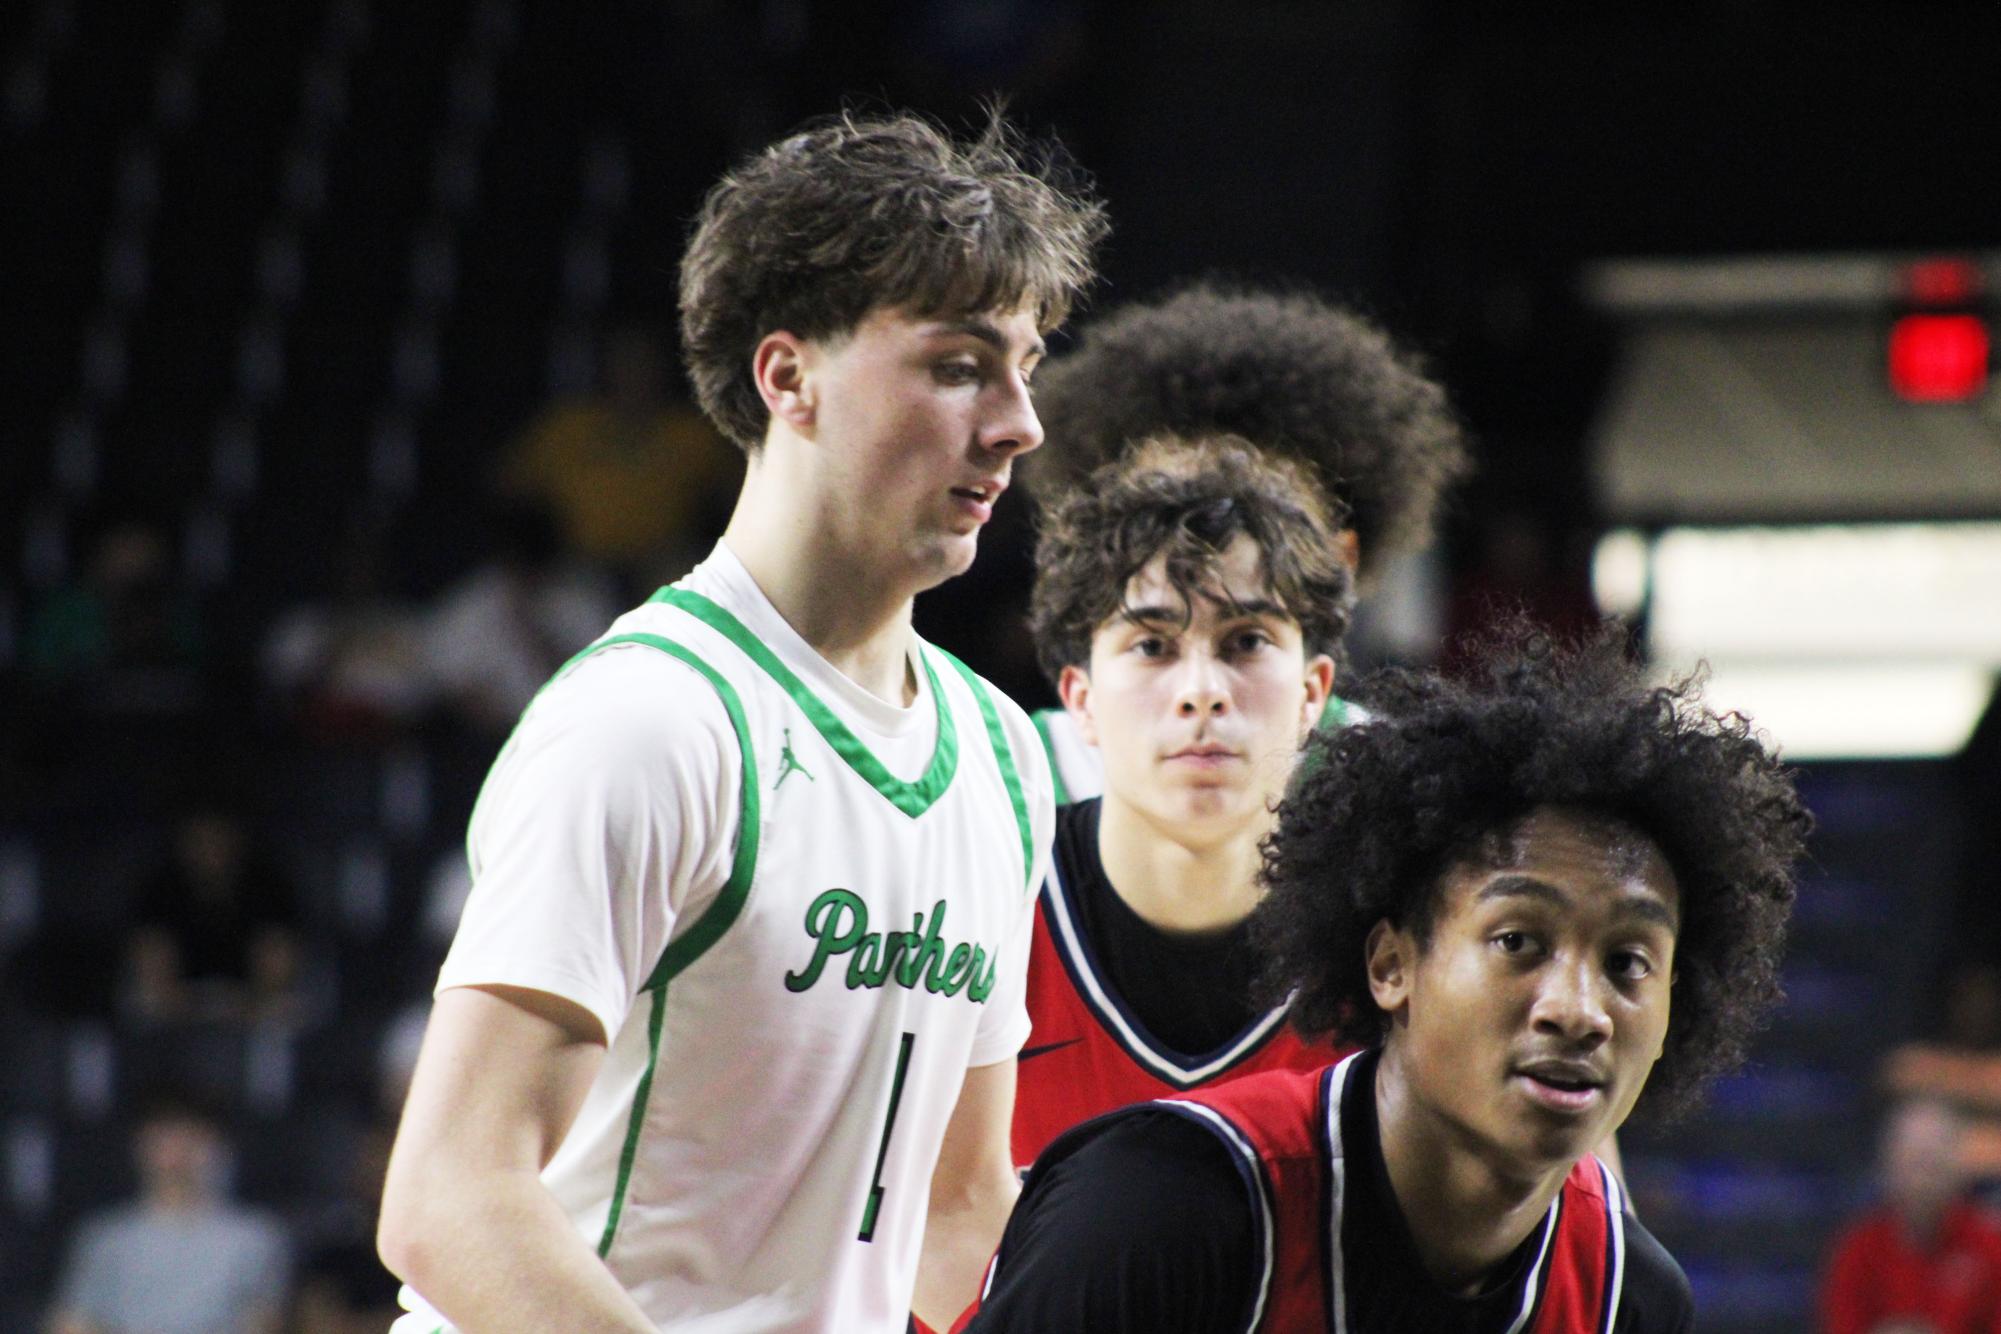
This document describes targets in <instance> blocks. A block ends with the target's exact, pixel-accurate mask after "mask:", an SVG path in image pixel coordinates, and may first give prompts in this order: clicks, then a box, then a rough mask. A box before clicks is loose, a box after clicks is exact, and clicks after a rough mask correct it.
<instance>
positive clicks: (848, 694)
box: [647, 542, 959, 817]
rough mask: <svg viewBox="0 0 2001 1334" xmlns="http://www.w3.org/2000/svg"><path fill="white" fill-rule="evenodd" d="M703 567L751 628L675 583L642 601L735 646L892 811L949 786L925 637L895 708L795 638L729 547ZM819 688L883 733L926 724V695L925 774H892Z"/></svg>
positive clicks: (941, 705) (948, 723)
mask: <svg viewBox="0 0 2001 1334" xmlns="http://www.w3.org/2000/svg"><path fill="white" fill-rule="evenodd" d="M703 568H704V570H705V572H707V573H708V574H709V575H710V576H712V577H714V578H716V579H717V580H719V581H720V582H721V583H722V585H723V587H724V588H726V589H727V590H728V591H729V593H730V594H731V595H732V597H733V598H734V599H735V600H737V601H738V602H739V605H740V606H742V607H743V608H744V610H745V612H746V614H747V615H749V616H750V617H751V618H752V619H753V620H755V621H757V622H758V624H757V626H756V627H755V629H753V628H752V627H751V626H750V625H747V624H745V622H744V620H743V619H741V618H739V617H738V616H737V615H736V613H734V612H732V611H730V610H729V609H728V608H726V607H724V606H722V605H721V604H720V603H718V602H716V601H715V600H714V599H712V598H710V597H707V596H705V595H704V594H701V593H698V592H695V591H694V590H693V589H691V588H686V587H683V586H681V585H671V586H669V587H667V588H663V589H661V590H660V591H659V592H657V593H655V594H654V595H653V596H652V597H651V598H649V599H647V600H648V601H649V602H656V603H662V604H664V605H667V606H672V607H676V608H679V609H680V610H681V611H684V612H686V613H688V614H689V615H690V616H693V617H695V618H696V619H697V620H700V621H702V622H703V623H704V624H706V625H708V626H709V627H710V628H711V629H713V630H715V631H716V632H717V633H718V634H721V635H722V636H723V637H724V638H726V639H728V640H729V641H730V642H731V643H732V644H734V645H736V647H737V648H738V649H739V650H741V651H742V652H743V654H744V656H746V657H748V658H749V659H750V660H751V661H752V662H753V663H755V664H756V665H757V666H758V667H759V668H760V669H761V670H762V671H763V672H764V673H765V674H766V675H767V676H769V677H770V678H771V679H772V680H773V681H774V682H776V683H777V684H778V686H779V687H780V688H781V689H783V690H784V691H785V693H786V694H787V695H789V696H790V697H791V699H792V702H793V703H794V704H795V705H796V706H797V707H798V708H799V711H800V712H801V713H803V714H805V715H806V717H807V719H808V721H810V722H811V723H812V724H813V727H814V729H815V730H816V731H818V732H819V733H820V735H821V736H822V737H823V738H825V740H826V742H827V744H828V745H829V746H830V747H832V748H833V750H834V752H835V753H836V754H837V755H839V756H840V757H841V759H842V760H843V761H844V762H845V763H846V764H847V765H848V767H849V768H850V769H852V770H854V772H855V773H856V774H857V775H859V776H860V777H861V778H862V779H863V780H864V781H865V782H867V783H868V784H869V785H870V786H872V787H874V788H875V789H876V790H877V791H878V792H880V793H881V794H882V795H883V796H884V797H885V798H886V799H887V800H888V801H889V802H890V803H891V804H892V805H894V806H895V807H896V808H897V809H898V810H900V811H902V812H903V813H904V814H906V815H909V816H912V817H915V816H919V815H922V814H923V813H924V812H925V811H927V810H929V809H930V808H931V806H932V804H933V803H934V802H936V801H937V800H938V798H939V797H941V796H943V795H944V793H945V790H946V789H947V788H949V787H950V786H951V783H952V776H953V774H954V773H955V772H956V771H957V769H958V762H959V738H958V729H957V728H956V727H955V726H954V724H953V721H952V710H951V708H950V707H949V706H948V705H947V702H946V699H945V691H944V688H943V687H942V685H941V684H940V683H939V680H938V673H937V671H936V670H935V669H934V668H933V667H932V665H931V655H930V654H929V653H928V652H925V651H924V649H925V647H926V646H925V645H924V644H923V641H922V640H919V639H918V638H917V637H916V635H915V634H914V633H913V634H912V636H911V644H912V647H911V650H910V654H911V657H913V658H914V659H915V662H916V666H917V667H919V668H921V671H918V672H917V673H916V675H917V678H918V695H917V698H916V699H915V700H914V701H912V702H911V704H910V705H909V707H907V708H898V707H897V706H895V705H893V704H890V703H888V702H887V701H885V700H882V699H878V698H877V697H876V696H874V695H872V694H870V693H869V692H868V691H866V690H864V689H862V687H861V686H859V685H856V684H855V683H854V682H853V681H851V680H849V679H848V678H847V677H846V676H844V675H843V674H842V673H841V672H840V671H839V670H838V669H837V668H835V667H834V666H833V664H831V663H829V662H828V661H827V660H826V659H825V658H824V657H822V656H821V655H820V654H819V652H818V651H816V650H815V649H814V648H813V646H812V645H810V644H808V643H807V642H806V641H805V640H804V639H803V638H801V637H800V635H799V632H798V631H796V630H794V629H793V628H792V626H791V625H790V624H789V623H787V622H786V620H785V618H784V617H783V616H782V615H780V614H779V612H778V609H777V608H776V607H774V606H772V605H771V600H770V599H769V598H767V597H766V596H765V595H764V591H763V590H762V589H760V588H758V587H757V583H756V581H755V580H754V579H752V578H751V575H750V572H749V571H748V570H746V569H745V568H744V566H743V563H742V562H741V561H740V560H738V559H737V557H736V555H735V553H733V552H731V551H730V550H729V548H728V547H727V546H725V545H723V544H722V543H720V542H719V543H717V544H716V549H715V552H714V553H713V554H712V555H711V556H710V558H709V559H708V560H707V561H705V562H703ZM767 641H772V642H775V643H776V644H777V645H778V646H779V649H780V650H782V652H780V651H775V650H774V648H773V643H772V642H767ZM786 657H790V658H791V659H792V660H793V661H794V662H795V663H798V664H799V666H800V670H799V671H795V670H793V668H792V667H791V666H788V665H787V663H786V662H785V660H784V659H785V658H786ZM802 672H804V673H806V674H808V675H810V676H812V677H813V678H814V680H813V682H812V683H811V684H809V683H808V682H807V681H806V680H805V679H802V675H801V673H802ZM816 687H817V689H816ZM821 691H825V692H826V693H828V694H830V695H832V696H834V697H835V698H836V699H837V700H839V702H840V704H841V705H842V706H843V707H844V708H846V709H847V710H849V711H850V712H851V713H852V714H853V715H855V716H856V717H857V719H858V721H860V722H861V723H862V724H863V725H864V726H866V727H869V728H871V729H872V730H874V731H876V732H878V733H879V734H880V735H882V736H884V737H893V736H896V735H898V734H900V733H908V732H909V731H910V730H911V729H913V728H915V727H918V726H921V725H922V724H923V723H924V721H926V719H925V708H924V706H925V703H926V701H927V697H928V700H929V703H930V705H931V712H932V715H933V716H934V717H935V719H936V727H937V733H936V741H935V742H934V744H933V747H932V752H931V759H930V762H929V764H927V765H926V767H925V769H924V772H923V773H921V774H920V775H918V776H917V777H916V778H915V779H911V780H904V779H899V778H897V777H896V776H895V775H894V774H892V773H891V772H890V771H889V769H888V767H887V766H886V765H884V764H883V762H882V760H881V759H880V758H879V757H877V755H876V753H875V752H874V751H873V750H871V749H870V748H869V746H868V743H867V742H866V741H864V740H863V739H862V738H861V737H859V736H857V735H856V734H855V731H854V729H853V728H851V727H849V726H848V725H847V723H846V722H844V721H843V720H842V719H841V716H840V715H839V714H838V713H836V712H835V710H834V709H833V708H832V707H831V706H830V705H829V704H828V703H827V701H826V700H825V699H823V698H821V693H820V692H821Z"/></svg>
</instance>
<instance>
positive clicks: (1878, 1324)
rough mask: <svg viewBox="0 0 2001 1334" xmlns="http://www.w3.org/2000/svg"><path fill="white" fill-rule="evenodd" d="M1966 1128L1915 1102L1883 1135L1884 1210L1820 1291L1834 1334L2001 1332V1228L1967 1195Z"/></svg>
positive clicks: (1934, 1105)
mask: <svg viewBox="0 0 2001 1334" xmlns="http://www.w3.org/2000/svg"><path fill="white" fill-rule="evenodd" d="M1964 1128H1965V1127H1964V1122H1963V1120H1962V1119H1961V1117H1960V1115H1959V1113H1958V1112H1956V1111H1954V1110H1953V1109H1952V1108H1951V1107H1949V1106H1948V1105H1947V1104H1945V1103H1943V1102H1939V1101H1937V1100H1934V1099H1929V1098H1912V1099H1906V1100H1904V1101H1902V1102H1899V1103H1898V1104H1897V1105H1896V1106H1895V1107H1894V1108H1893V1109H1892V1111H1891V1113H1890V1118H1889V1122H1888V1125H1887V1127H1886V1128H1885V1130H1884V1135H1883V1147H1882V1162H1881V1170H1882V1174H1883V1203H1882V1204H1881V1205H1879V1206H1878V1207H1877V1208H1875V1209H1874V1210H1872V1211H1871V1212H1869V1213H1868V1214H1865V1215H1864V1216H1863V1217H1862V1218H1861V1219H1859V1220H1858V1221H1857V1222H1855V1223H1854V1224H1853V1225H1852V1226H1850V1227H1849V1229H1848V1230H1847V1231H1846V1232H1844V1233H1843V1234H1842V1235H1841V1237H1840V1238H1839V1240H1838V1241H1837V1242H1836V1244H1835V1248H1834V1253H1833V1258H1832V1259H1831V1260H1830V1261H1829V1263H1828V1267H1827V1273H1826V1275H1825V1278H1824V1280H1823V1282H1822V1286H1821V1303H1820V1312H1821V1327H1822V1329H1823V1330H1824V1331H1826V1334H1891V1332H1892V1331H1899V1332H1903V1334H1976V1331H1978V1332H1979V1334H1991V1331H1993V1330H1995V1329H1997V1328H2001V1221H1997V1220H1996V1219H1995V1218H1994V1217H1992V1216H1990V1215H1989V1214H1988V1213H1987V1211H1985V1210H1983V1209H1981V1208H1980V1207H1978V1206H1977V1205H1975V1204H1974V1203H1972V1202H1971V1201H1970V1200H1968V1199H1967V1198H1966V1195H1965V1184H1966V1182H1965V1176H1964V1173H1963V1169H1962V1167H1961V1162H1960V1157H1961V1146H1960V1138H1961V1135H1962V1133H1963V1132H1964Z"/></svg>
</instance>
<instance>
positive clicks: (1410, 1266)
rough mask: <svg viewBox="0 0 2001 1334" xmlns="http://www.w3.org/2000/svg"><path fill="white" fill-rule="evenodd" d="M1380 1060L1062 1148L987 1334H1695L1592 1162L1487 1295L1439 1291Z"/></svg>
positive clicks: (1237, 1089)
mask: <svg viewBox="0 0 2001 1334" xmlns="http://www.w3.org/2000/svg"><path fill="white" fill-rule="evenodd" d="M1377 1055H1378V1054H1377V1053H1376V1052H1374V1051H1368V1052H1363V1053H1360V1054H1358V1055H1356V1056H1353V1057H1350V1058H1348V1059H1346V1060H1343V1061H1342V1062H1340V1063H1339V1064H1337V1065H1332V1066H1327V1067H1324V1068H1323V1069H1321V1070H1318V1071H1311V1072H1300V1071H1274V1072H1269V1073H1265V1074H1259V1075H1250V1076H1246V1077H1244V1078H1242V1079H1236V1080H1230V1081H1227V1082H1225V1083H1222V1084H1219V1085H1216V1086H1213V1087H1210V1088H1206V1089H1203V1090H1200V1091H1198V1092H1196V1093H1193V1094H1189V1095H1185V1096H1181V1097H1175V1098H1170V1099H1164V1100H1161V1101H1156V1102H1151V1103H1145V1104H1141V1105H1138V1106H1133V1107H1128V1108H1125V1109H1122V1110H1120V1111H1117V1112H1113V1113H1110V1114H1108V1115H1105V1116H1102V1117H1099V1118H1097V1119H1096V1120H1094V1121H1091V1122H1088V1123H1086V1124H1084V1125H1082V1126H1079V1127H1077V1128H1076V1129H1074V1130H1071V1131H1069V1132H1068V1133H1066V1134H1064V1135H1062V1136H1060V1137H1058V1139H1057V1140H1056V1142H1055V1143H1053V1144H1052V1145H1050V1147H1049V1149H1048V1150H1047V1151H1046V1152H1045V1153H1044V1154H1043V1155H1042V1157H1041V1158H1040V1159H1039V1160H1038V1161H1037V1163H1036V1166H1035V1170H1034V1171H1033V1172H1032V1173H1031V1174H1030V1176H1029V1178H1028V1181H1027V1183H1026V1185H1025V1187H1024V1189H1023V1193H1022V1198H1021V1200H1020V1202H1019V1203H1018V1204H1017V1206H1016V1208H1015V1211H1014V1214H1013V1216H1012V1217H1011V1218H1010V1219H1009V1221H1008V1226H1007V1233H1006V1235H1005V1237H1004V1238H1003V1240H1002V1243H1001V1248H1000V1253H999V1256H998V1257H997V1259H996V1261H995V1264H994V1266H993V1268H992V1270H991V1271H990V1273H989V1280H988V1287H987V1293H986V1295H985V1297H984V1298H983V1300H982V1304H981V1307H980V1309H979V1312H978V1314H977V1316H976V1317H975V1318H974V1320H973V1322H972V1324H971V1325H970V1327H969V1330H970V1331H971V1332H972V1334H1030V1332H1031V1331H1033V1332H1035V1334H1041V1332H1043V1331H1049V1330H1058V1329H1089V1330H1092V1331H1093V1332H1094V1334H1219V1331H1220V1332H1224V1334H1228V1332H1231V1331H1235V1332H1238V1334H1402V1332H1403V1331H1408V1330H1424V1331H1427V1334H1686V1332H1687V1331H1688V1330H1689V1329H1690V1328H1691V1327H1692V1324H1693V1320H1694V1304H1693V1301H1692V1298H1691V1296H1690V1293H1689V1287H1688V1280H1687V1278H1686V1277H1685V1276H1683V1274H1682V1272H1681V1269H1680V1267H1679V1266H1677V1265H1676V1264H1675V1263H1674V1261H1673V1259H1672V1258H1670V1257H1669V1256H1668V1254H1667V1252H1666V1251H1665V1250H1663V1249H1662V1248H1661V1246H1660V1243H1659V1242H1657V1241H1655V1240H1654V1239H1653V1237H1652V1236H1651V1235H1649V1234H1648V1233H1647V1231H1646V1229H1645V1228H1644V1227H1642V1226H1641V1225H1640V1223H1639V1222H1638V1221H1637V1220H1636V1219H1635V1218H1634V1217H1633V1216H1632V1215H1631V1214H1630V1213H1628V1212H1627V1211H1626V1208H1625V1200H1624V1195H1623V1192H1622V1190H1621V1188H1620V1185H1619V1182H1618V1180H1617V1178H1616V1177H1615V1176H1613V1174H1612V1173H1611V1172H1609V1171H1607V1170H1606V1169H1605V1168H1604V1166H1603V1165H1602V1164H1601V1163H1600V1162H1599V1161H1598V1160H1597V1159H1596V1158H1595V1157H1590V1156H1586V1157H1585V1158H1583V1159H1582V1160H1580V1162H1578V1163H1577V1164H1576V1165H1575V1166H1574V1167H1573V1168H1572V1170H1571V1171H1570V1173H1569V1175H1568V1176H1567V1177H1566V1179H1565V1181H1564V1183H1563V1186H1562V1188H1561V1190H1560V1191H1559V1193H1558V1195H1557V1197H1556V1199H1555V1200H1554V1201H1553V1202H1552V1203H1551V1205H1550V1207H1549V1209H1548V1211H1547V1212H1546V1213H1545V1215H1544V1217H1543V1219H1542V1221H1541V1223H1540V1224H1539V1225H1538V1226H1537V1227H1536V1228H1535V1229H1534V1230H1533V1231H1531V1232H1530V1233H1529V1235H1528V1236H1527V1237H1525V1238H1524V1239H1523V1241H1522V1242H1521V1244H1520V1245H1518V1246H1517V1247H1516V1248H1515V1250H1514V1251H1513V1252H1512V1253H1511V1254H1510V1255H1508V1256H1507V1257H1505V1258H1504V1259H1503V1260H1502V1261H1501V1262H1499V1263H1498V1264H1496V1265H1495V1266H1494V1268H1493V1269H1492V1270H1491V1271H1490V1272H1489V1274H1488V1275H1487V1276H1486V1279H1485V1281H1484V1283H1483V1286H1482V1287H1481V1289H1480V1291H1479V1292H1477V1293H1474V1294H1471V1295H1467V1294H1464V1293H1461V1292H1457V1291H1452V1290H1448V1289H1446V1288H1444V1287H1443V1286H1441V1285H1440V1284H1439V1283H1437V1282H1436V1281H1435V1280H1434V1279H1432V1278H1431V1276H1430V1274H1429V1273H1428V1272H1427V1270H1426V1268H1425V1266H1424V1263H1423V1261H1422V1259H1421V1257H1420V1256H1419V1253H1418V1250H1417V1245H1416V1242H1415V1240H1414V1239H1413V1238H1412V1236H1411V1234H1410V1231H1409V1227H1408V1224H1407V1223H1406V1221H1405V1219H1404V1217H1403V1212H1402V1207H1401V1205H1400V1204H1399V1203H1398V1201H1397V1199H1396V1194H1395V1189H1394V1187H1393V1186H1392V1184H1391V1183H1390V1180H1389V1173H1388V1169H1387V1167H1386V1166H1385V1165H1384V1162H1383V1156H1382V1147H1381V1137H1380V1131H1379V1128H1378V1126H1377V1124H1376V1106H1375V1104H1376V1098H1375V1067H1376V1062H1377Z"/></svg>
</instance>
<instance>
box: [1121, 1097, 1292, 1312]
mask: <svg viewBox="0 0 2001 1334" xmlns="http://www.w3.org/2000/svg"><path fill="white" fill-rule="evenodd" d="M1150 1105H1151V1106H1153V1107H1154V1108H1157V1109H1158V1110H1160V1111H1165V1112H1172V1113H1174V1114H1175V1115H1177V1116H1180V1117H1184V1118H1186V1119H1187V1120H1190V1121H1193V1122H1195V1124H1197V1125H1199V1126H1204V1127H1207V1128H1208V1129H1209V1130H1210V1131H1211V1132H1212V1133H1213V1134H1214V1135H1215V1136H1216V1138H1217V1139H1219V1140H1221V1141H1222V1142H1223V1147H1224V1149H1225V1150H1226V1151H1227V1152H1228V1153H1229V1155H1230V1162H1231V1163H1232V1164H1233V1165H1234V1166H1235V1167H1236V1169H1237V1175H1238V1177H1240V1178H1241V1179H1242V1180H1243V1183H1244V1190H1245V1192H1246V1194H1247V1195H1248V1196H1249V1202H1250V1205H1251V1207H1252V1208H1253V1209H1255V1210H1256V1211H1257V1227H1258V1257H1257V1274H1256V1279H1255V1281H1256V1283H1257V1292H1256V1295H1255V1297H1254V1298H1253V1299H1252V1301H1251V1309H1250V1312H1249V1319H1248V1320H1247V1321H1246V1322H1245V1324H1244V1334H1257V1329H1258V1326H1259V1325H1261V1324H1263V1323H1264V1318H1265V1304H1266V1303H1267V1302H1268V1301H1269V1300H1270V1298H1271V1282H1272V1271H1273V1269H1274V1268H1275V1266H1276V1264H1277V1261H1278V1219H1277V1216H1276V1215H1275V1214H1274V1212H1273V1209H1272V1187H1271V1182H1270V1181H1269V1180H1268V1179H1266V1177H1265V1165H1264V1160H1263V1159H1262V1158H1260V1157H1259V1156H1258V1151H1257V1150H1256V1149H1255V1148H1253V1147H1252V1146H1251V1142H1250V1140H1249V1139H1247V1138H1245V1136H1244V1132H1243V1131H1241V1130H1239V1129H1238V1128H1237V1124H1236V1122H1234V1121H1232V1120H1230V1118H1229V1117H1227V1116H1224V1115H1223V1114H1222V1113H1221V1112H1219V1111H1217V1110H1216V1109H1215V1108H1213V1107H1209V1106H1205V1105H1204V1104H1202V1103H1199V1102H1183V1101H1180V1100H1179V1099H1170V1098H1160V1099H1157V1100H1155V1101H1154V1102H1153V1103H1152V1104H1150Z"/></svg>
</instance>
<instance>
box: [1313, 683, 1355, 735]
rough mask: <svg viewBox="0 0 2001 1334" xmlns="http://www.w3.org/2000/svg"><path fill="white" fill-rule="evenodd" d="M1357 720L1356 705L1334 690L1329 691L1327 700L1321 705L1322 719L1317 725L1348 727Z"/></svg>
mask: <svg viewBox="0 0 2001 1334" xmlns="http://www.w3.org/2000/svg"><path fill="white" fill-rule="evenodd" d="M1354 721H1355V706H1354V705H1352V704H1350V703H1349V702H1348V701H1347V700H1345V699H1342V698H1341V697H1340V696H1339V695H1337V694H1335V693H1334V692H1333V691H1331V690H1330V691H1328V692H1327V702H1326V703H1325V704H1322V705H1321V706H1320V721H1319V722H1318V723H1316V724H1314V725H1315V726H1316V727H1346V726H1347V725H1348V724H1349V723H1351V722H1354Z"/></svg>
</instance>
